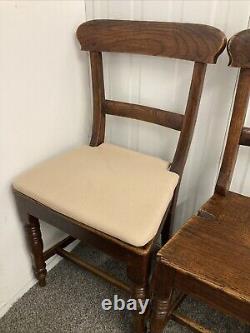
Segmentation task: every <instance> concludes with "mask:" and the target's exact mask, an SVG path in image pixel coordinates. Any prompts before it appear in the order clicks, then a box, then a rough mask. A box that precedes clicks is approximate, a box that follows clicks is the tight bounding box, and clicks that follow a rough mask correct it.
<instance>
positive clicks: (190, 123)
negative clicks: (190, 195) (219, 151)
mask: <svg viewBox="0 0 250 333" xmlns="http://www.w3.org/2000/svg"><path fill="white" fill-rule="evenodd" d="M205 73H206V65H205V64H202V63H197V62H196V63H195V64H194V70H193V76H192V81H191V86H190V90H189V95H188V102H187V106H186V110H185V116H184V122H183V126H182V131H181V134H180V138H179V141H178V145H177V149H176V152H175V156H174V160H173V163H172V165H171V168H170V169H171V171H174V172H176V173H178V174H179V175H182V173H183V169H184V166H185V163H186V160H187V155H188V152H189V148H190V144H191V141H192V137H193V132H194V127H195V123H196V119H197V115H198V110H199V104H200V99H201V93H202V88H203V82H204V78H205Z"/></svg>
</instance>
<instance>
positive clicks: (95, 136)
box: [90, 52, 105, 146]
mask: <svg viewBox="0 0 250 333" xmlns="http://www.w3.org/2000/svg"><path fill="white" fill-rule="evenodd" d="M90 62H91V74H92V90H93V126H92V137H91V141H90V146H98V145H99V144H100V143H102V142H103V141H104V135H105V113H104V112H103V102H104V99H105V91H104V80H103V63H102V54H101V53H100V52H90Z"/></svg>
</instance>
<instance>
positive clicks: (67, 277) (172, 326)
mask: <svg viewBox="0 0 250 333" xmlns="http://www.w3.org/2000/svg"><path fill="white" fill-rule="evenodd" d="M74 252H76V253H77V254H79V255H81V256H84V258H86V259H88V260H91V261H92V262H95V263H98V264H99V265H100V266H101V267H103V268H105V269H106V270H108V271H110V272H112V273H115V274H116V275H117V276H120V277H123V278H124V276H125V274H124V273H125V270H124V267H123V266H122V265H121V264H118V263H117V262H114V261H113V260H112V259H111V258H109V257H107V256H105V255H103V254H101V255H100V253H99V252H97V251H95V250H93V249H91V248H88V247H85V248H84V247H81V246H78V247H77V248H76V249H75V250H74ZM114 294H117V295H119V296H121V297H122V296H123V297H125V295H124V294H123V293H122V292H121V291H120V290H118V289H116V288H114V287H112V286H110V285H109V284H108V283H106V282H104V281H102V280H101V279H99V278H98V277H95V276H93V275H92V274H90V273H88V272H85V271H83V270H81V269H80V268H79V267H77V266H75V265H74V264H72V263H70V262H68V261H66V260H63V261H61V262H60V263H59V264H58V265H57V266H56V267H55V268H54V269H53V270H51V271H50V272H49V273H48V277H47V286H46V287H44V288H40V287H38V286H37V285H35V286H34V287H33V288H31V289H30V290H29V291H28V292H27V293H26V294H25V295H24V296H23V297H22V298H21V299H20V300H18V301H17V302H16V303H15V304H14V305H13V307H12V308H11V309H10V310H9V311H8V312H7V314H6V315H5V316H4V317H3V318H2V319H1V320H0V332H1V333H10V332H11V333H50V332H54V333H57V332H58V333H61V332H62V333H64V332H65V333H66V332H67V333H69V332H74V333H77V332H84V333H106V332H110V333H130V332H131V326H130V325H131V313H128V312H127V311H121V312H120V311H103V310H102V308H101V302H102V300H103V299H104V298H111V299H113V295H114ZM180 311H181V312H182V313H186V314H188V315H189V316H190V317H192V318H194V319H196V320H198V321H199V322H200V323H202V324H203V325H206V327H207V328H210V329H213V331H214V332H221V333H230V332H232V333H250V327H249V326H246V325H243V324H240V323H239V322H238V321H236V320H233V319H231V318H229V317H225V316H223V315H222V314H220V313H218V312H215V311H214V310H212V309H210V308H208V307H207V306H205V305H202V304H199V303H198V302H196V301H194V300H191V299H186V300H185V302H184V303H183V304H182V306H181V309H180ZM165 332H171V333H186V332H190V331H189V330H188V329H187V328H185V327H182V326H180V325H178V324H176V323H174V322H172V321H170V322H169V324H168V325H167V327H166V330H165Z"/></svg>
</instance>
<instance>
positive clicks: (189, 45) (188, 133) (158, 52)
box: [77, 20, 226, 175]
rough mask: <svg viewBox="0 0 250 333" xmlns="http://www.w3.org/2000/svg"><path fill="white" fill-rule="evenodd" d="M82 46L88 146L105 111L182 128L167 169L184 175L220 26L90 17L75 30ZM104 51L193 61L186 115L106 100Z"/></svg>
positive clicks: (100, 130)
mask: <svg viewBox="0 0 250 333" xmlns="http://www.w3.org/2000/svg"><path fill="white" fill-rule="evenodd" d="M77 37H78V40H79V42H80V44H81V48H82V50H85V51H90V61H91V71H92V88H93V109H94V113H93V128H92V138H91V142H90V145H92V146H96V145H99V144H100V143H102V142H103V141H104V136H105V115H106V114H109V115H115V116H120V117H129V118H133V119H137V120H143V121H147V122H151V123H155V124H158V125H161V126H165V127H170V128H172V129H175V130H178V131H180V132H181V133H180V137H179V141H178V145H177V149H176V152H175V156H174V160H173V163H172V164H171V170H172V171H174V172H176V173H178V174H179V175H181V174H182V172H183V168H184V165H185V163H186V159H187V154H188V151H189V147H190V143H191V140H192V135H193V131H194V126H195V122H196V118H197V112H198V107H199V103H200V97H201V92H202V87H203V81H204V77H205V72H206V64H208V63H216V60H217V58H218V56H219V55H220V54H221V52H222V51H223V50H224V48H225V46H226V37H225V35H224V33H222V32H221V31H220V30H218V29H216V28H214V27H211V26H208V25H202V24H191V23H165V22H145V21H125V20H93V21H88V22H85V23H83V24H82V25H80V26H79V28H78V30H77ZM102 52H125V53H137V54H145V55H151V56H162V57H170V58H176V59H185V60H190V61H193V62H194V69H193V74H192V80H191V85H190V90H189V96H188V101H187V105H186V110H185V114H184V115H182V114H178V113H174V112H169V111H165V110H160V109H156V108H152V107H147V106H143V105H137V104H131V103H123V102H118V101H114V100H112V101H111V100H107V99H105V92H104V82H103V63H102Z"/></svg>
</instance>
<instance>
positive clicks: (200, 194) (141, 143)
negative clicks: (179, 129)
mask: <svg viewBox="0 0 250 333" xmlns="http://www.w3.org/2000/svg"><path fill="white" fill-rule="evenodd" d="M249 15H250V1H220V0H218V1H187V0H183V1H176V0H172V1H162V0H161V1H156V0H154V1H150V0H147V1H143V0H136V1H135V0H131V1H116V0H114V1H108V0H100V1H98V0H94V1H86V17H87V20H90V19H93V18H117V19H132V20H155V21H177V22H194V23H205V24H210V25H214V26H215V27H217V28H219V29H221V30H223V31H224V32H225V33H226V35H227V37H230V36H232V35H233V34H234V33H236V32H238V31H240V30H243V29H246V28H247V26H248V21H249ZM104 60H105V63H106V68H105V80H106V84H107V88H108V89H107V96H108V98H113V99H117V100H121V101H132V102H135V103H141V104H144V105H150V106H151V105H152V106H155V107H159V108H163V109H164V108H165V109H167V110H172V111H175V112H179V113H183V111H184V108H185V105H186V99H187V94H188V88H189V83H190V79H191V73H192V64H191V63H189V62H186V61H174V60H172V59H165V58H162V59H160V58H155V57H146V56H138V55H122V54H119V55H113V54H111V55H110V54H108V55H106V56H105V58H104ZM227 64H228V56H227V53H226V51H224V53H223V55H222V56H221V57H220V58H219V60H218V64H217V65H209V66H208V70H207V76H206V80H205V86H204V92H203V95H202V99H201V105H200V113H199V116H198V120H197V126H196V129H195V133H194V138H193V142H192V146H191V150H190V154H189V158H188V161H187V165H186V168H185V172H184V176H183V181H182V185H181V190H180V194H179V201H178V206H177V213H176V219H175V226H174V229H176V228H178V227H179V226H180V225H181V224H182V223H183V222H184V221H185V220H186V219H187V218H188V217H189V216H191V215H192V214H193V212H195V211H196V210H197V209H198V208H199V207H200V205H201V204H202V203H204V202H205V201H206V200H207V199H208V198H209V196H210V195H211V194H212V192H213V189H214V185H215V181H216V179H217V175H218V170H219V165H220V157H221V151H222V148H223V145H224V139H225V131H226V129H227V127H228V123H229V118H230V112H231V111H230V108H231V104H232V96H233V91H234V87H235V79H236V76H237V69H235V68H228V67H227ZM249 120H250V112H249V115H248V124H249ZM108 139H109V140H110V141H111V142H116V143H119V144H122V145H124V146H128V147H131V148H133V149H136V150H137V149H138V150H141V151H144V152H146V153H150V154H154V155H157V156H160V157H163V158H166V159H170V160H171V159H172V157H173V152H174V148H175V147H176V142H177V141H176V140H177V133H176V132H174V131H172V130H167V129H164V128H160V127H159V126H156V125H152V124H145V123H142V122H137V121H135V120H124V119H118V118H116V117H113V118H112V119H110V121H109V127H108ZM249 162H250V152H249V149H248V150H247V148H241V152H240V158H239V161H238V165H237V170H236V173H235V175H236V177H234V181H233V186H232V188H233V189H234V190H236V191H239V192H242V193H245V194H247V195H249V194H250V171H249V169H250V168H249ZM237 171H238V172H237Z"/></svg>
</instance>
